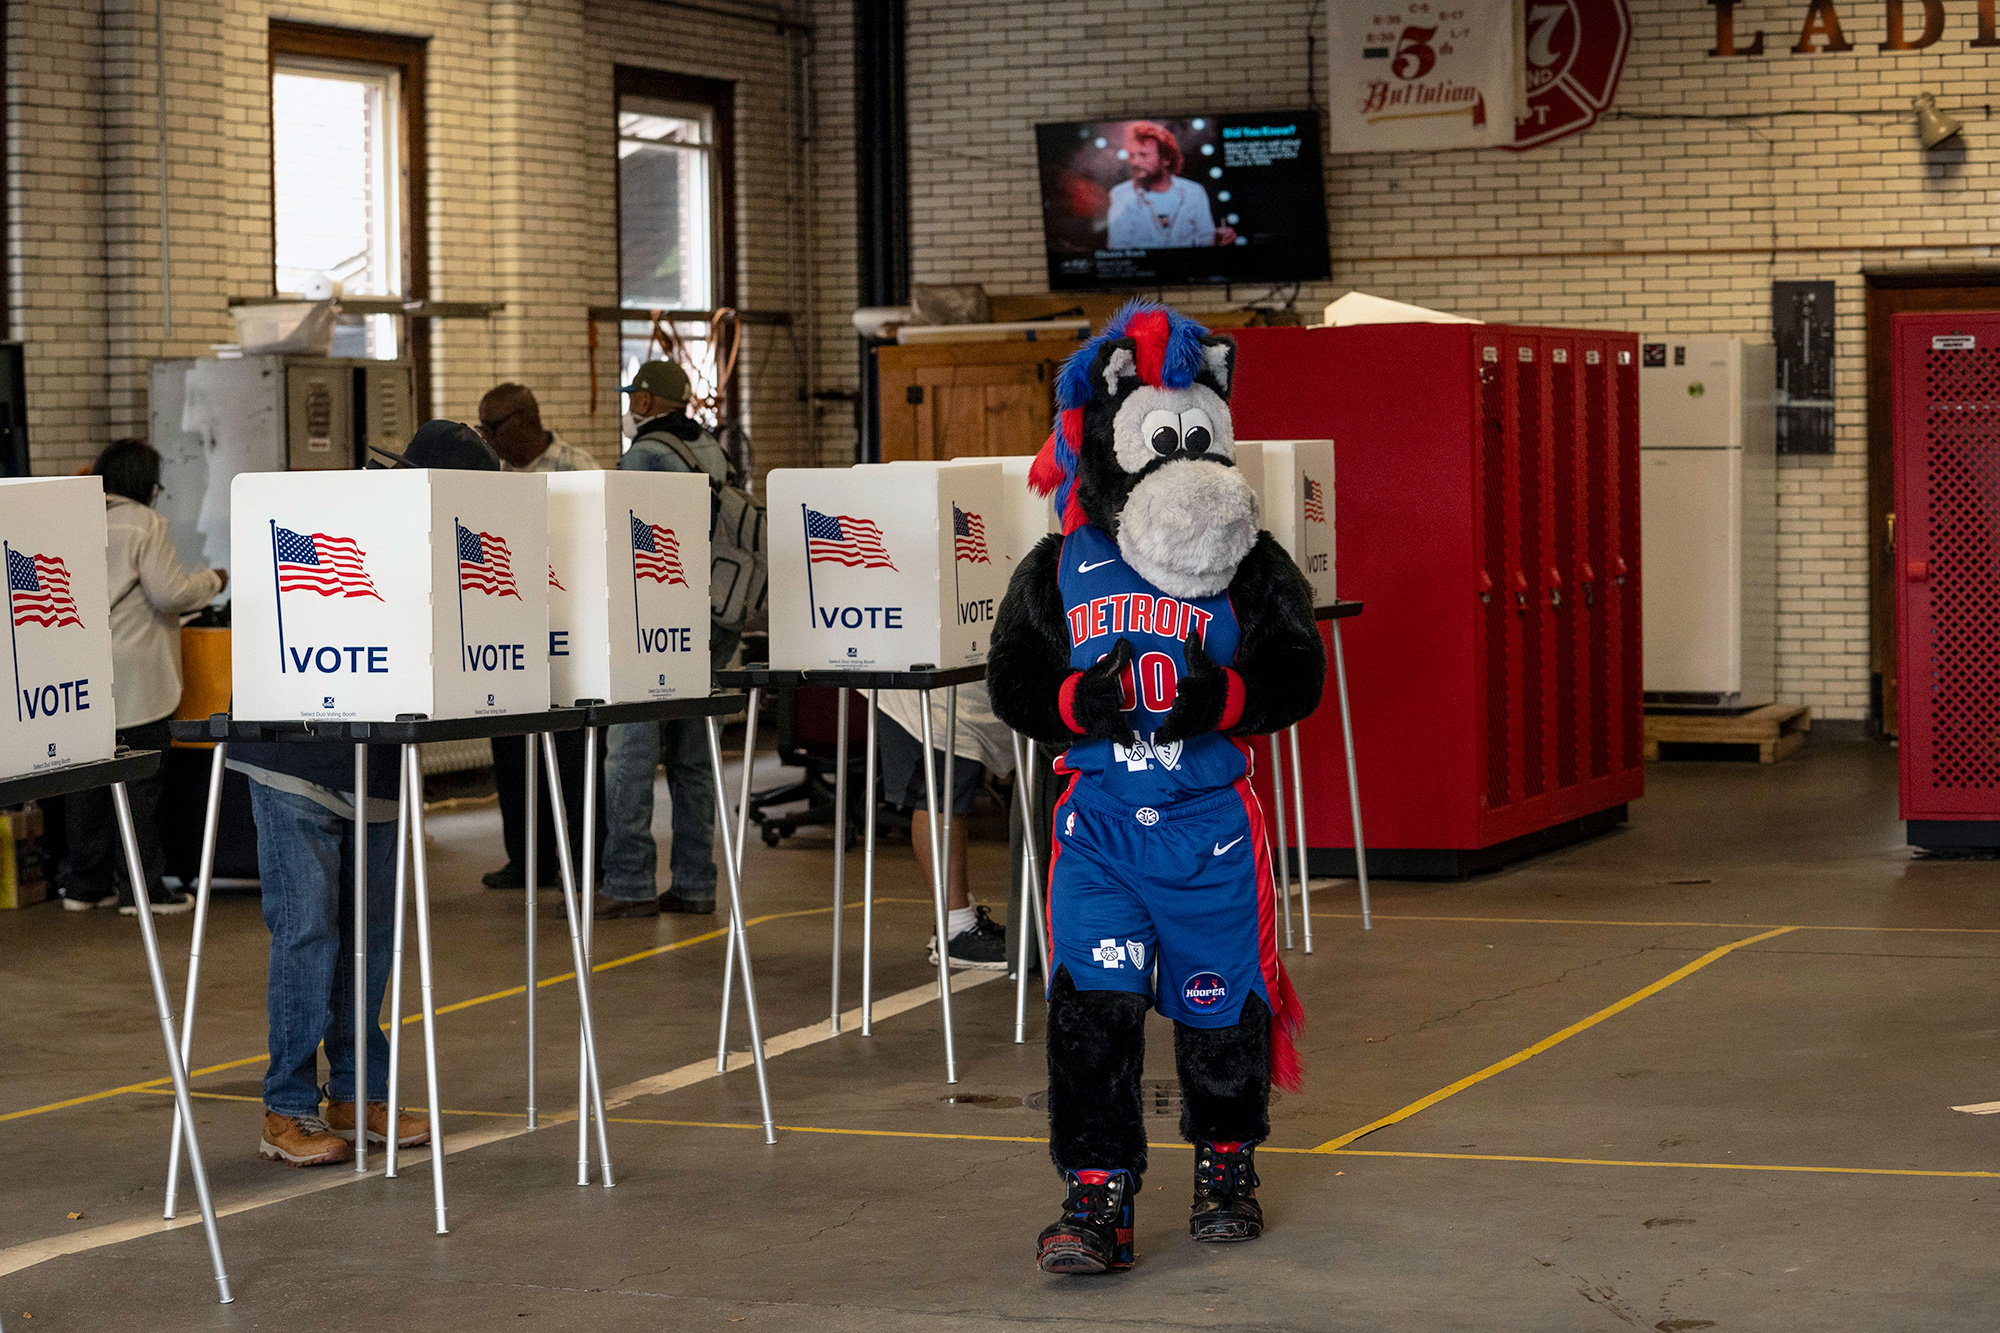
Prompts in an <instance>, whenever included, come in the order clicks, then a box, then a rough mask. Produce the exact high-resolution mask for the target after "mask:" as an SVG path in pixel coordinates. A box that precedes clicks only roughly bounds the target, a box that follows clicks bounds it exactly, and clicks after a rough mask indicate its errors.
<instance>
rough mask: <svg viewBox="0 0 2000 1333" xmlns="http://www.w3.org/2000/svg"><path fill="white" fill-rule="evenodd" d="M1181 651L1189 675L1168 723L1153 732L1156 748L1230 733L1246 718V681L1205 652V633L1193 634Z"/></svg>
mask: <svg viewBox="0 0 2000 1333" xmlns="http://www.w3.org/2000/svg"><path fill="white" fill-rule="evenodd" d="M1181 648H1182V652H1183V653H1184V654H1185V655H1186V657H1187V674H1186V675H1184V676H1182V677H1181V680H1180V684H1179V686H1178V687H1176V690H1175V693H1174V706H1173V708H1172V709H1171V710H1170V711H1169V712H1168V713H1167V720H1166V721H1165V722H1163V723H1161V724H1160V729H1159V730H1158V731H1156V732H1154V733H1153V743H1154V744H1155V745H1165V744H1167V743H1168V742H1170V741H1184V740H1187V739H1189V738H1191V737H1194V736H1204V735H1207V734H1208V733H1209V732H1211V731H1227V730H1228V729H1229V728H1231V727H1233V726H1235V725H1236V722H1237V719H1238V718H1240V717H1242V716H1243V678H1242V677H1241V676H1239V675H1237V674H1236V673H1235V672H1234V671H1231V670H1230V669H1229V668H1228V667H1225V666H1220V665H1217V663H1216V662H1215V660H1214V659H1213V658H1211V657H1210V656H1209V655H1208V654H1207V653H1205V652H1203V651H1202V648H1201V631H1200V630H1195V631H1193V632H1192V633H1190V634H1189V635H1188V636H1187V642H1186V643H1185V644H1183V645H1182V646H1181Z"/></svg>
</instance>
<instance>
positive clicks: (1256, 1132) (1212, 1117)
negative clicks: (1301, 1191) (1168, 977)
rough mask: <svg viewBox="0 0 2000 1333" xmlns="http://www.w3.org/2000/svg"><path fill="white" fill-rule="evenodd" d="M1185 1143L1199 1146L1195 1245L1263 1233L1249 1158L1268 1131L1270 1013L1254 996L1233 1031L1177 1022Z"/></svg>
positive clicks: (1191, 1221)
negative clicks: (1196, 1241) (1200, 1242)
mask: <svg viewBox="0 0 2000 1333" xmlns="http://www.w3.org/2000/svg"><path fill="white" fill-rule="evenodd" d="M1174 1065H1175V1067H1176V1069H1177V1070H1178V1071H1179V1073H1180V1080H1181V1137H1182V1138H1184V1139H1186V1140H1187V1141H1188V1142H1189V1143H1192V1144H1193V1145H1194V1209H1193V1212H1192V1213H1191V1214H1190V1216H1189V1217H1188V1230H1189V1232H1190V1233H1192V1234H1193V1236H1194V1238H1195V1239H1196V1240H1198V1241H1209V1242H1221V1241H1237V1240H1254V1239H1256V1238H1257V1236H1258V1235H1260V1234H1262V1232H1263V1230H1264V1210H1263V1208H1262V1206H1261V1205H1260V1204H1258V1202H1257V1169H1256V1167H1255V1166H1254V1165H1253V1164H1252V1162H1251V1153H1252V1152H1254V1151H1255V1149H1256V1147H1257V1145H1258V1143H1260V1142H1262V1141H1263V1140H1264V1139H1265V1138H1266V1137H1267V1136H1268V1135H1269V1134H1270V1132H1271V1115H1270V1103H1271V1011H1270V1010H1269V1009H1267V1008H1265V1007H1264V1002H1263V1001H1262V1000H1260V999H1258V998H1257V997H1256V996H1255V995H1252V996H1250V997H1249V998H1248V999H1246V1000H1245V1001H1244V1002H1243V1013H1242V1016H1241V1017H1240V1018H1239V1019H1238V1020H1237V1021H1236V1024H1235V1025H1234V1026H1233V1027H1226V1028H1197V1027H1190V1026H1188V1025H1187V1024H1186V1023H1176V1024H1174Z"/></svg>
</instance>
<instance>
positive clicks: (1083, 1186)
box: [1035, 1171, 1138, 1274]
mask: <svg viewBox="0 0 2000 1333" xmlns="http://www.w3.org/2000/svg"><path fill="white" fill-rule="evenodd" d="M1063 1180H1064V1182H1065V1183H1066V1184H1067V1185H1068V1186H1069V1195H1068V1197H1066V1198H1065V1199H1064V1200H1063V1215H1062V1216H1061V1217H1060V1218H1058V1219H1056V1221H1055V1222H1053V1223H1051V1224H1050V1225H1049V1226H1048V1227H1047V1229H1045V1230H1044V1231H1043V1232H1042V1234H1041V1238H1040V1239H1039V1240H1038V1241H1036V1259H1035V1264H1036V1266H1037V1267H1039V1268H1040V1269H1041V1270H1042V1271H1043V1272H1044V1273H1072V1274H1074V1273H1106V1272H1115V1271H1116V1270H1118V1269H1122V1268H1130V1267H1131V1266H1132V1196H1133V1194H1134V1193H1136V1192H1137V1190H1138V1182H1137V1181H1135V1180H1133V1179H1132V1173H1131V1172H1130V1171H1065V1172H1063Z"/></svg>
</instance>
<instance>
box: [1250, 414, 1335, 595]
mask: <svg viewBox="0 0 2000 1333" xmlns="http://www.w3.org/2000/svg"><path fill="white" fill-rule="evenodd" d="M1236 450H1237V460H1238V466H1240V467H1242V468H1243V472H1244V475H1245V476H1246V477H1247V478H1248V479H1249V481H1250V485H1251V487H1252V489H1254V490H1255V491H1256V492H1257V499H1258V503H1259V505H1260V506H1261V508H1262V515H1263V524H1264V527H1265V529H1266V530H1268V531H1269V532H1270V534H1271V536H1272V538H1273V539H1274V540H1276V541H1277V543H1278V545H1280V546H1282V547H1284V548H1285V552H1286V554H1288V555H1290V556H1291V557H1292V559H1293V560H1294V561H1296V562H1297V563H1298V567H1299V568H1300V570H1302V571H1303V572H1304V573H1305V576H1306V581H1307V582H1309V583H1311V584H1312V589H1313V605H1315V606H1332V605H1333V603H1334V592H1333V574H1334V558H1333V557H1334V551H1333V441H1332V440H1238V441H1237V442H1236Z"/></svg>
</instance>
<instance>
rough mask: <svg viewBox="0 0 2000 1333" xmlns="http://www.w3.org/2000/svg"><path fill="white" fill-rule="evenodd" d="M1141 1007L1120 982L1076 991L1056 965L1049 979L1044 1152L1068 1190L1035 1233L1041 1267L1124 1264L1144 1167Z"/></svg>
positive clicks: (1099, 1268)
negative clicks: (1051, 1218) (1055, 1214)
mask: <svg viewBox="0 0 2000 1333" xmlns="http://www.w3.org/2000/svg"><path fill="white" fill-rule="evenodd" d="M1146 1008H1147V1002H1146V998H1145V997H1144V996H1141V995H1134V994H1132V993H1130V992H1128V991H1109V990H1092V991H1079V990H1078V989H1077V988H1076V985H1075V983H1073V982H1072V981H1071V980H1070V976H1069V969H1068V968H1065V967H1058V968H1057V969H1056V973H1055V981H1054V984H1053V985H1051V986H1050V987H1049V1027H1048V1058H1049V1156H1050V1157H1052V1158H1054V1159H1055V1164H1056V1169H1057V1170H1059V1171H1061V1172H1062V1173H1063V1182H1064V1184H1065V1185H1066V1186H1067V1187H1068V1195H1067V1197H1066V1198H1065V1199H1064V1200H1063V1215H1062V1217H1061V1218H1060V1219H1058V1220H1057V1221H1056V1222H1055V1223H1053V1224H1052V1225H1051V1226H1049V1227H1048V1229H1047V1230H1045V1231H1043V1232H1042V1234H1041V1239H1040V1241H1039V1249H1040V1259H1039V1263H1040V1265H1041V1268H1042V1271H1043V1272H1045V1273H1102V1272H1105V1271H1106V1270H1109V1269H1120V1268H1130V1267H1131V1266H1132V1203H1133V1196H1134V1195H1136V1194H1137V1193H1138V1189H1139V1180H1140V1177H1141V1176H1143V1175H1144V1174H1145V1172H1146V1124H1145V1118H1144V1116H1143V1114H1142V1113H1141V1110H1140V1106H1139V1074H1140V1071H1141V1070H1142V1069H1143V1068H1144V1067H1145V1059H1146Z"/></svg>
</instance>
